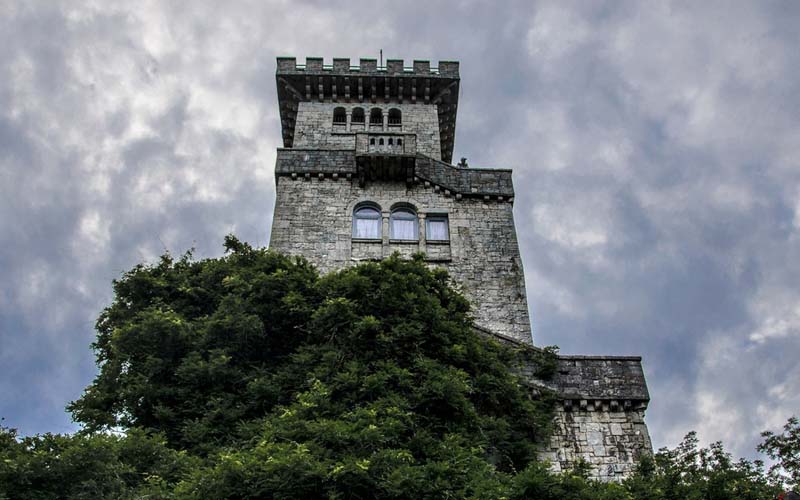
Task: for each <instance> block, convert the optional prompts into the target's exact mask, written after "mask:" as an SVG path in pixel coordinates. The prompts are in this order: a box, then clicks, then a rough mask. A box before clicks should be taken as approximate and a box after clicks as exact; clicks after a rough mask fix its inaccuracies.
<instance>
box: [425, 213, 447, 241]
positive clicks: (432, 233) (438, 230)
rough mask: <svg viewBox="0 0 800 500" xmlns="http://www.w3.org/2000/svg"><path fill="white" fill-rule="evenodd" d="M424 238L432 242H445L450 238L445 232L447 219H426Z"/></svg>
mask: <svg viewBox="0 0 800 500" xmlns="http://www.w3.org/2000/svg"><path fill="white" fill-rule="evenodd" d="M426 238H427V239H429V240H433V241H437V240H439V241H447V240H449V239H450V236H449V234H448V231H447V219H443V218H435V219H428V234H427V235H426Z"/></svg>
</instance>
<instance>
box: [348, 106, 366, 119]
mask: <svg viewBox="0 0 800 500" xmlns="http://www.w3.org/2000/svg"><path fill="white" fill-rule="evenodd" d="M350 123H364V108H353V116H352V117H351V118H350Z"/></svg>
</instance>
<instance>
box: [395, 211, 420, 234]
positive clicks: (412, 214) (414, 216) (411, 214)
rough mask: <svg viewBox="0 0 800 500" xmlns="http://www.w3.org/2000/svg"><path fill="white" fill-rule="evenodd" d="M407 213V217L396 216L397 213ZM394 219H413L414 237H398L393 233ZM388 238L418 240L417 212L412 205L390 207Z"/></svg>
mask: <svg viewBox="0 0 800 500" xmlns="http://www.w3.org/2000/svg"><path fill="white" fill-rule="evenodd" d="M401 213H405V214H409V217H407V218H403V217H398V215H399V214H401ZM395 221H413V223H414V237H413V238H399V237H397V235H396V234H395V227H396V226H395ZM389 239H390V240H393V241H419V213H418V212H417V210H416V209H415V208H414V207H411V206H407V205H402V206H399V207H395V208H393V209H392V211H391V213H390V214H389Z"/></svg>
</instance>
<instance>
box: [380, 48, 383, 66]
mask: <svg viewBox="0 0 800 500" xmlns="http://www.w3.org/2000/svg"><path fill="white" fill-rule="evenodd" d="M379 66H380V67H383V49H381V63H380V64H379Z"/></svg>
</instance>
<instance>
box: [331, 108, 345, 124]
mask: <svg viewBox="0 0 800 500" xmlns="http://www.w3.org/2000/svg"><path fill="white" fill-rule="evenodd" d="M333 123H335V124H336V125H346V124H347V111H346V110H345V109H344V108H343V107H341V106H339V107H337V108H334V109H333Z"/></svg>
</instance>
